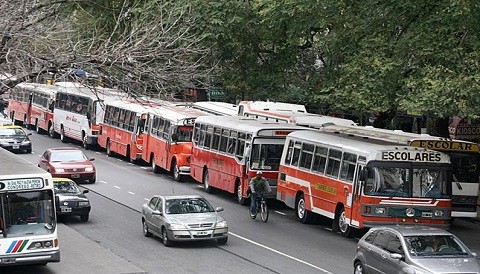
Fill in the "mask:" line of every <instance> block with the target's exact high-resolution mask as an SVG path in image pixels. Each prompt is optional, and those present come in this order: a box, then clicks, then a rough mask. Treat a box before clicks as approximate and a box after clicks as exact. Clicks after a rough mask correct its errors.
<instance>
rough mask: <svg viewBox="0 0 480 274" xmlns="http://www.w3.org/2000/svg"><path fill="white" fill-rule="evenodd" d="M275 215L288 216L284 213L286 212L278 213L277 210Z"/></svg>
mask: <svg viewBox="0 0 480 274" xmlns="http://www.w3.org/2000/svg"><path fill="white" fill-rule="evenodd" d="M275 213H277V214H280V215H283V216H287V213H284V212H281V211H276V210H275Z"/></svg>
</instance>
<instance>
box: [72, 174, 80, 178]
mask: <svg viewBox="0 0 480 274" xmlns="http://www.w3.org/2000/svg"><path fill="white" fill-rule="evenodd" d="M72 178H80V174H72Z"/></svg>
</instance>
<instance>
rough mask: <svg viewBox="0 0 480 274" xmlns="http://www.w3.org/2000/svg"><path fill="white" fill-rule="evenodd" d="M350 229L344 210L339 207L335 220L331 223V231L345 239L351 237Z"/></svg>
mask: <svg viewBox="0 0 480 274" xmlns="http://www.w3.org/2000/svg"><path fill="white" fill-rule="evenodd" d="M352 230H353V229H352V227H351V226H350V224H349V223H348V221H347V214H346V213H345V209H344V208H343V207H340V208H339V209H337V212H336V213H335V220H334V221H333V231H336V232H340V234H341V235H342V236H343V237H345V238H350V237H351V236H352V234H353V233H352Z"/></svg>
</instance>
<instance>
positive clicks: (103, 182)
mask: <svg viewBox="0 0 480 274" xmlns="http://www.w3.org/2000/svg"><path fill="white" fill-rule="evenodd" d="M100 183H102V184H108V183H107V182H105V181H100Z"/></svg>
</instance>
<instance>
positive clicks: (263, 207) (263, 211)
mask: <svg viewBox="0 0 480 274" xmlns="http://www.w3.org/2000/svg"><path fill="white" fill-rule="evenodd" d="M258 210H260V218H261V219H262V221H263V222H264V223H266V222H267V221H268V206H267V201H266V200H265V198H264V197H263V195H260V199H257V212H255V214H252V213H251V212H250V209H249V210H248V212H249V213H250V218H252V219H255V218H257V213H258Z"/></svg>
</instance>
